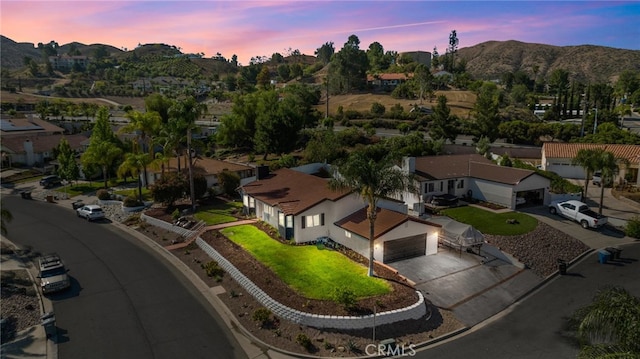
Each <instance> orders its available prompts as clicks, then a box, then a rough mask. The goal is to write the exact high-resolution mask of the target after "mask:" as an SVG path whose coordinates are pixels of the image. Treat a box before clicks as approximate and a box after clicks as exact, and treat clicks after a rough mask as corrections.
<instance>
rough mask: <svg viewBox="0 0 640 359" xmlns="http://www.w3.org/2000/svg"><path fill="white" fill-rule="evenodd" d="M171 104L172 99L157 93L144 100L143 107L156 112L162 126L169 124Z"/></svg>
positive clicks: (172, 102)
mask: <svg viewBox="0 0 640 359" xmlns="http://www.w3.org/2000/svg"><path fill="white" fill-rule="evenodd" d="M230 91H233V90H230ZM173 104H174V101H173V100H172V99H170V98H168V97H166V96H164V95H162V94H159V93H154V94H151V95H149V96H147V97H146V98H145V99H144V107H145V109H146V110H147V112H156V113H157V114H158V116H160V120H161V122H162V124H166V123H167V122H169V117H170V116H169V110H170V109H171V106H173Z"/></svg>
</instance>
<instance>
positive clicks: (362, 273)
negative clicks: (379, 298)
mask: <svg viewBox="0 0 640 359" xmlns="http://www.w3.org/2000/svg"><path fill="white" fill-rule="evenodd" d="M221 232H222V233H223V234H224V235H225V236H227V237H228V238H229V239H231V240H232V241H233V242H235V243H237V244H239V245H240V246H242V247H243V248H244V249H246V250H247V251H249V253H251V254H252V255H253V256H254V257H255V258H257V259H258V260H259V261H261V262H262V263H264V264H265V265H267V266H268V267H269V268H271V269H272V270H273V271H274V272H275V273H276V274H277V275H278V276H279V277H280V278H282V280H283V281H284V282H285V283H287V284H288V285H289V286H290V287H292V288H294V289H295V290H297V291H298V292H300V293H301V294H302V295H304V296H305V297H307V298H311V299H325V300H331V299H332V294H333V291H334V289H335V288H341V287H347V288H349V289H350V290H352V291H353V292H354V294H355V295H356V297H358V298H364V297H369V296H375V295H381V294H386V293H389V292H390V291H391V287H390V286H389V284H388V283H386V282H385V281H384V280H382V279H379V278H371V277H368V276H367V268H366V267H365V266H363V265H360V264H358V263H355V262H353V261H352V260H350V259H349V258H347V257H345V256H344V255H342V254H341V253H339V252H335V251H332V250H327V249H318V248H317V247H316V246H292V245H287V244H283V243H280V242H278V241H276V240H274V239H272V238H270V237H269V236H268V235H267V234H266V233H264V232H262V231H261V230H260V229H258V228H256V227H254V226H251V225H243V226H237V227H229V228H225V229H223V230H222V231H221Z"/></svg>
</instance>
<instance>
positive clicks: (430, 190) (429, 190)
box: [424, 183, 436, 193]
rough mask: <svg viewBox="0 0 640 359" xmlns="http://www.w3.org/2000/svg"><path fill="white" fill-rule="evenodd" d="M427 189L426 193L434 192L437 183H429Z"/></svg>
mask: <svg viewBox="0 0 640 359" xmlns="http://www.w3.org/2000/svg"><path fill="white" fill-rule="evenodd" d="M425 189H426V190H425V191H424V193H429V192H434V191H435V189H436V185H435V183H427V185H426V186H425Z"/></svg>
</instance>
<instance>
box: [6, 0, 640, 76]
mask: <svg viewBox="0 0 640 359" xmlns="http://www.w3.org/2000/svg"><path fill="white" fill-rule="evenodd" d="M0 10H1V19H0V20H1V34H2V35H4V36H6V37H8V38H10V39H12V40H14V41H17V42H31V43H34V44H37V43H39V42H42V43H48V42H49V41H51V40H54V41H56V42H57V43H58V44H60V45H64V44H67V43H70V42H73V41H77V42H80V43H83V44H87V45H89V44H95V43H100V44H106V45H112V46H115V47H117V48H126V49H129V50H131V49H133V48H135V47H136V46H137V45H138V44H149V43H164V44H168V45H174V46H176V47H179V48H181V50H182V52H184V53H201V52H203V53H204V54H205V57H211V56H214V55H215V54H216V53H218V52H219V53H221V54H222V55H223V56H224V57H226V58H228V59H230V58H231V56H232V55H233V54H236V55H238V60H239V62H240V63H241V64H243V65H247V64H248V63H249V59H250V58H251V57H253V56H268V57H270V56H271V55H272V54H273V53H275V52H279V53H281V54H283V55H285V54H286V53H287V51H288V50H289V49H292V50H295V49H298V50H300V52H301V53H303V54H307V55H313V54H314V51H315V50H316V49H317V48H319V47H320V46H321V45H322V44H324V43H326V42H333V43H334V46H335V48H336V51H338V50H340V48H342V46H343V44H344V43H345V42H346V41H347V39H348V37H349V36H350V35H352V34H354V35H356V36H358V38H359V39H360V48H361V49H364V50H366V49H367V48H368V47H369V45H370V44H371V43H372V42H375V41H377V42H379V43H380V44H382V46H383V47H384V49H385V51H388V50H393V51H398V52H403V51H415V50H422V51H429V52H431V51H432V50H433V48H434V46H437V48H438V52H439V53H441V54H443V53H444V52H445V50H446V47H447V45H448V41H449V33H450V32H451V30H456V31H457V34H458V39H459V48H464V47H469V46H473V45H476V44H478V43H481V42H484V41H489V40H499V41H504V40H518V41H523V42H532V43H542V44H550V45H558V46H567V45H584V44H590V45H602V46H609V47H616V48H624V49H632V50H640V2H637V1H632V2H616V1H566V2H557V1H495V2H487V1H393V0H387V1H363V0H356V1H268V0H265V1H213V0H210V1H142V0H139V1H88V0H84V1H7V0H2V1H1V3H0Z"/></svg>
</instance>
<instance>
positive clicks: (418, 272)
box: [389, 245, 543, 327]
mask: <svg viewBox="0 0 640 359" xmlns="http://www.w3.org/2000/svg"><path fill="white" fill-rule="evenodd" d="M488 246H489V245H484V246H483V248H485V247H488ZM487 249H488V248H487ZM389 265H390V266H391V267H393V268H395V269H397V270H398V271H399V272H400V273H401V274H402V275H404V276H405V277H407V278H408V279H409V280H411V281H412V282H414V283H415V287H416V289H417V290H419V291H421V292H422V293H423V294H424V295H425V298H427V299H428V300H429V301H431V302H432V303H433V304H434V305H435V306H437V307H439V308H442V309H445V310H451V311H453V313H454V314H455V316H456V318H458V319H459V320H460V321H462V322H463V323H464V324H465V325H466V326H469V327H470V326H473V325H475V324H478V323H480V322H481V321H483V320H485V319H487V318H489V317H491V316H493V315H494V314H496V313H499V312H500V311H502V310H504V309H505V308H507V307H508V306H509V305H511V304H512V303H513V302H515V301H516V300H518V298H520V297H522V296H523V295H524V294H525V293H527V292H528V291H529V290H530V289H531V288H534V287H535V286H536V285H538V284H540V283H541V282H542V280H543V279H542V278H541V277H539V276H537V275H536V274H534V273H533V272H532V271H530V270H528V269H523V268H521V266H517V265H514V264H510V263H508V262H506V261H504V260H502V259H499V258H497V257H495V256H492V255H490V254H489V253H488V252H487V251H484V250H483V251H482V252H481V253H480V255H478V254H473V253H467V252H464V251H463V252H459V251H456V250H452V249H450V248H444V247H441V248H439V249H438V253H437V254H434V255H429V256H421V257H415V258H410V259H405V260H401V261H398V262H394V263H390V264H389Z"/></svg>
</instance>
